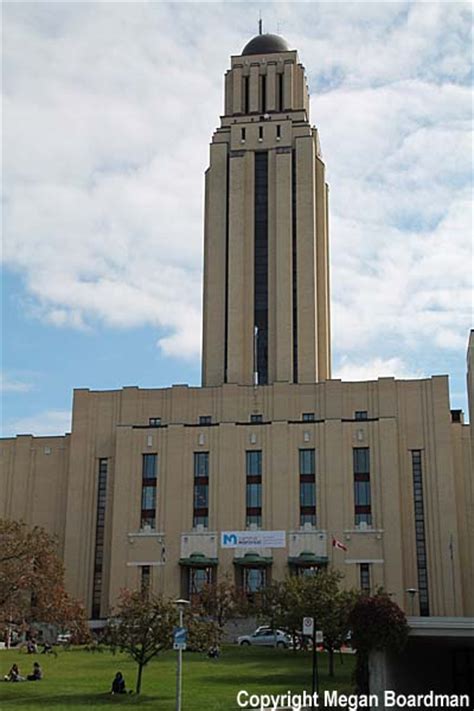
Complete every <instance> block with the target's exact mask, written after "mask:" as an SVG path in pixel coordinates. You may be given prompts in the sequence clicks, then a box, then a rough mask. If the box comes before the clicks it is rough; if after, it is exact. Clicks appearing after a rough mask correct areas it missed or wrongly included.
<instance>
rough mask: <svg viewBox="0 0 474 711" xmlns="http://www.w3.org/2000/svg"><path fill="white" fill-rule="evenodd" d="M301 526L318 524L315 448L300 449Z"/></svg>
mask: <svg viewBox="0 0 474 711" xmlns="http://www.w3.org/2000/svg"><path fill="white" fill-rule="evenodd" d="M299 470H300V471H299V474H300V526H304V525H305V524H306V523H310V524H311V525H312V526H315V525H316V458H315V451H314V449H300V450H299Z"/></svg>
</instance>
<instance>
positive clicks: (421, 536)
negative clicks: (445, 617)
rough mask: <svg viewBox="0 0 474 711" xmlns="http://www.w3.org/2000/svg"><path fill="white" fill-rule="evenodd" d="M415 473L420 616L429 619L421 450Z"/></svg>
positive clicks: (416, 454)
mask: <svg viewBox="0 0 474 711" xmlns="http://www.w3.org/2000/svg"><path fill="white" fill-rule="evenodd" d="M411 463H412V472H413V499H414V508H415V543H416V565H417V570H418V600H419V603H420V615H421V616H422V617H428V616H429V614H430V600H429V594H428V564H427V559H426V536H425V513H424V503H423V471H422V462H421V450H419V449H415V450H413V451H412V453H411Z"/></svg>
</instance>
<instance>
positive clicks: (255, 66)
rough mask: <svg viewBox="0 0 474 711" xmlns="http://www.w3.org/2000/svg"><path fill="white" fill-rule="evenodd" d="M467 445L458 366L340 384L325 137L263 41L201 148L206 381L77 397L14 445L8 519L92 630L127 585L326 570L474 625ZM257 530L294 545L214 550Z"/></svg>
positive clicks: (407, 604) (4, 510)
mask: <svg viewBox="0 0 474 711" xmlns="http://www.w3.org/2000/svg"><path fill="white" fill-rule="evenodd" d="M473 350H474V339H473V337H472V334H471V341H470V350H469V354H470V355H469V358H470V363H471V367H470V372H471V376H470V380H469V383H470V384H469V391H470V397H471V403H472V402H474V399H473V381H472V372H473V371H472V363H473V359H474V353H473ZM471 421H472V420H471ZM472 446H473V440H472V439H471V429H470V427H469V426H468V425H466V424H464V423H463V415H462V413H461V412H460V411H451V410H450V403H449V390H448V378H447V376H444V375H441V376H440V375H436V376H433V377H431V378H427V379H422V380H407V381H402V380H395V379H394V378H386V377H385V378H379V379H378V380H376V381H370V382H341V381H340V380H337V379H331V355H330V317H329V247H328V188H327V185H326V182H325V166H324V163H323V160H322V154H321V149H320V145H319V139H318V132H317V130H316V129H315V128H314V127H313V126H312V125H311V123H310V117H309V95H308V88H307V82H306V77H305V71H304V68H303V66H302V65H301V64H300V62H299V58H298V54H297V52H296V51H293V50H290V49H289V48H288V46H287V44H286V42H285V41H284V40H283V39H282V38H280V37H276V36H273V35H259V36H257V37H255V38H254V39H252V40H251V41H250V42H249V43H248V44H247V45H246V47H245V48H244V50H243V52H242V53H241V54H240V55H236V56H233V57H232V58H231V66H230V69H229V71H228V72H227V74H226V77H225V109H224V115H223V116H222V117H221V122H220V126H219V128H218V129H217V130H216V132H215V133H214V136H213V137H212V142H211V146H210V164H209V168H208V170H207V172H206V200H205V254H204V314H203V361H202V387H187V386H184V385H175V386H173V387H169V388H164V389H139V388H136V387H125V388H123V389H121V390H113V391H90V390H87V389H79V390H76V391H75V392H74V404H73V417H72V431H71V433H70V434H67V435H65V436H61V437H32V436H30V435H19V436H17V437H16V438H12V439H7V440H4V441H3V443H2V465H3V466H2V475H1V476H2V479H1V493H2V497H1V501H0V515H1V516H3V517H9V518H15V519H20V518H22V519H24V520H25V521H27V522H28V523H31V524H40V525H42V526H44V527H45V528H47V529H48V530H49V531H50V532H52V533H54V534H56V535H57V536H58V537H59V540H60V544H61V553H62V555H63V557H64V561H65V565H66V571H67V584H68V587H69V589H70V590H71V592H72V593H73V594H74V595H76V596H78V597H80V598H82V599H83V600H85V601H86V604H87V607H88V610H89V614H90V616H91V618H93V619H99V618H103V617H105V616H106V615H107V614H108V612H109V610H110V608H111V606H112V605H113V604H114V601H115V600H116V598H117V594H118V592H119V590H120V589H121V588H123V587H129V588H139V587H140V586H143V585H150V586H151V587H152V589H153V590H155V591H159V592H164V593H166V594H168V595H177V594H178V593H180V594H182V595H185V596H186V597H188V596H192V595H195V594H198V592H199V590H200V588H201V587H202V585H203V584H204V582H206V581H211V580H216V579H217V578H220V577H222V576H226V575H228V576H231V577H232V579H235V581H236V582H237V584H239V585H241V586H243V588H244V589H245V590H246V591H248V592H253V591H255V590H258V589H259V588H260V587H261V586H263V585H265V583H266V582H268V581H270V580H271V579H281V578H283V577H284V576H286V575H288V574H292V575H301V574H311V573H313V572H314V571H316V570H317V569H318V568H320V567H321V566H326V565H329V564H333V565H334V566H336V567H337V568H338V569H340V570H341V571H343V573H344V574H345V584H346V585H347V586H358V587H362V588H363V589H366V590H373V589H374V588H375V587H376V586H380V585H382V586H383V587H384V588H385V589H386V590H387V591H388V592H390V593H391V594H392V595H393V599H395V600H396V601H397V602H398V603H399V604H400V605H401V606H402V607H404V608H405V609H406V610H407V611H408V612H416V613H418V612H419V613H420V614H421V615H423V616H429V615H473V614H474V603H473V598H472V590H474V579H473V566H472V560H471V549H470V545H471V541H472V535H473V508H472V506H473V484H472V476H471V462H472V457H473V449H472ZM245 530H248V531H249V532H253V533H254V534H258V533H259V532H260V531H263V532H272V531H273V532H284V547H268V548H264V547H256V546H255V545H254V546H253V547H252V546H251V545H250V546H246V547H245V546H243V547H240V548H226V547H224V546H222V545H221V533H222V532H223V531H237V532H238V531H245ZM280 535H281V534H280ZM333 538H336V539H338V540H339V541H341V542H342V543H343V544H344V546H345V547H346V548H347V550H346V551H344V550H340V549H335V548H334V547H333V546H332V541H333ZM408 589H414V590H416V593H413V595H414V597H413V599H412V598H410V597H409V595H408V594H407V592H406V591H407V590H408Z"/></svg>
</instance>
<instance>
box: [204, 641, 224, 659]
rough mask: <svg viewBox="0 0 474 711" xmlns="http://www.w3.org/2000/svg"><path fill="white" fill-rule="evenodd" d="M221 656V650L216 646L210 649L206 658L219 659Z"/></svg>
mask: <svg viewBox="0 0 474 711" xmlns="http://www.w3.org/2000/svg"><path fill="white" fill-rule="evenodd" d="M220 654H221V650H220V649H219V647H218V645H217V644H216V645H215V646H214V647H210V648H209V650H208V652H207V656H208V657H209V659H219V657H220Z"/></svg>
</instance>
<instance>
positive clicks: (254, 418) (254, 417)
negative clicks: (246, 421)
mask: <svg viewBox="0 0 474 711" xmlns="http://www.w3.org/2000/svg"><path fill="white" fill-rule="evenodd" d="M250 422H263V415H250Z"/></svg>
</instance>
